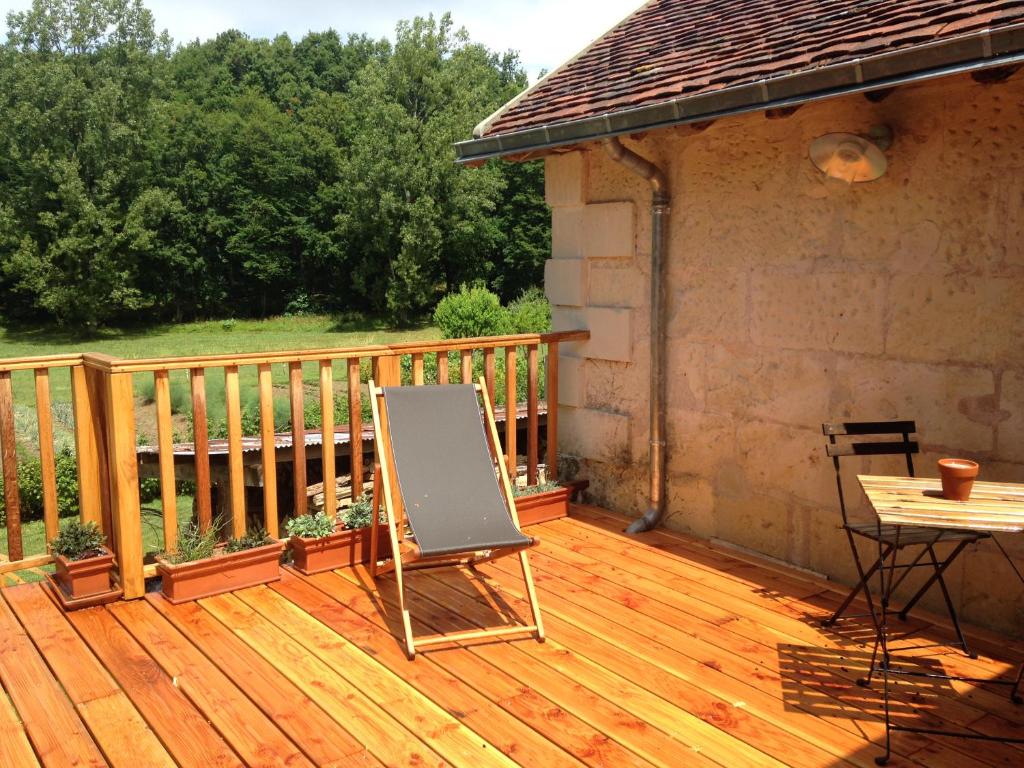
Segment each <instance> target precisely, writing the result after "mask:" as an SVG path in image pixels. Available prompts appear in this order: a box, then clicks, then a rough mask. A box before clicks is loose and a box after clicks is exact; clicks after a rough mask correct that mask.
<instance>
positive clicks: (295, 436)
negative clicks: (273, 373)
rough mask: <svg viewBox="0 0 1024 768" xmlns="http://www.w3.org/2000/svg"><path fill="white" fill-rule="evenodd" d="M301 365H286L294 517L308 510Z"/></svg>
mask: <svg viewBox="0 0 1024 768" xmlns="http://www.w3.org/2000/svg"><path fill="white" fill-rule="evenodd" d="M302 388H303V384H302V363H289V364H288V398H289V401H290V403H291V410H292V479H293V482H292V485H293V486H294V487H293V489H292V499H293V505H294V507H295V510H294V512H295V514H296V515H304V514H306V511H307V510H308V508H309V499H308V497H307V496H306V415H305V407H304V405H303V390H302Z"/></svg>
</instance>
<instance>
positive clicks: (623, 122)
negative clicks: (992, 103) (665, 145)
mask: <svg viewBox="0 0 1024 768" xmlns="http://www.w3.org/2000/svg"><path fill="white" fill-rule="evenodd" d="M1021 62H1024V24H1017V25H1013V26H1009V27H1003V28H1001V29H997V30H983V31H981V32H975V33H972V34H969V35H963V36H960V37H956V38H951V39H949V40H943V41H939V42H935V43H928V44H925V45H918V46H914V47H912V48H905V49H902V50H898V51H892V52H888V53H883V54H879V55H877V56H869V57H865V58H862V59H855V60H853V61H848V62H843V63H841V64H834V65H830V66H827V67H820V68H818V69H813V70H804V71H801V72H795V73H793V74H790V75H782V76H779V77H774V78H770V79H767V80H760V81H757V82H755V83H748V84H744V85H740V86H735V87H732V88H723V89H722V90H720V91H714V92H712V93H701V94H696V95H692V96H683V97H680V98H678V99H672V100H670V101H664V102H659V103H657V104H651V105H647V106H643V107H636V108H633V109H627V110H622V111H619V112H609V113H607V114H604V115H597V116H593V117H587V118H583V119H580V120H571V121H567V122H562V123H554V124H551V125H543V126H538V127H535V128H529V129H526V130H522V131H515V132H511V133H505V134H497V135H494V136H484V137H482V138H478V139H471V140H469V141H462V142H458V143H456V144H455V153H456V161H457V162H459V163H479V162H481V161H484V160H489V159H491V158H496V157H505V156H508V155H525V154H528V153H536V152H542V151H546V150H550V149H554V148H557V147H565V146H571V145H574V144H581V143H584V142H589V141H598V140H600V139H604V138H608V137H611V136H620V135H624V134H628V133H637V132H640V131H648V130H653V129H657V128H668V127H671V126H674V125H683V124H686V123H695V122H703V121H707V120H714V119H718V118H721V117H727V116H730V115H737V114H743V113H746V112H757V111H762V110H766V109H776V108H781V107H787V106H795V105H797V104H804V103H807V102H811V101H818V100H822V99H827V98H834V97H837V96H844V95H847V94H851V93H863V92H865V91H874V90H878V89H882V88H892V87H895V86H898V85H906V84H909V83H915V82H922V81H925V80H931V79H934V78H938V77H945V76H948V75H952V74H958V73H964V72H972V71H976V70H981V69H989V68H992V67H1000V66H1006V65H1010V64H1019V63H1021Z"/></svg>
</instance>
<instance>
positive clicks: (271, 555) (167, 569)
mask: <svg viewBox="0 0 1024 768" xmlns="http://www.w3.org/2000/svg"><path fill="white" fill-rule="evenodd" d="M282 551H284V542H280V541H276V542H274V543H273V544H267V545H266V546H263V547H256V548H255V549H247V550H244V551H242V552H231V553H226V552H223V550H220V552H219V553H218V554H216V555H214V556H213V557H208V558H206V559H205V560H196V561H195V562H192V563H179V564H172V563H169V562H168V561H167V560H165V559H164V558H157V561H156V571H157V574H158V575H159V576H160V578H161V579H162V580H163V586H162V592H163V595H164V597H166V598H167V599H168V600H170V601H171V602H172V603H174V604H178V603H185V602H188V601H190V600H199V599H201V598H204V597H211V596H213V595H220V594H223V593H224V592H233V591H234V590H236V589H246V588H248V587H255V586H259V585H260V584H267V583H269V582H271V581H277V580H278V579H280V578H281V568H280V561H281V552H282Z"/></svg>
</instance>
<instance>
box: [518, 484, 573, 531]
mask: <svg viewBox="0 0 1024 768" xmlns="http://www.w3.org/2000/svg"><path fill="white" fill-rule="evenodd" d="M573 491H574V488H573V487H572V486H569V485H560V484H559V483H553V482H544V483H539V484H538V485H531V486H528V487H526V488H513V489H512V495H513V496H515V499H516V514H518V515H519V525H535V524H536V523H546V522H547V521H548V520H557V519H558V518H560V517H567V516H568V515H569V497H570V496H572V494H573Z"/></svg>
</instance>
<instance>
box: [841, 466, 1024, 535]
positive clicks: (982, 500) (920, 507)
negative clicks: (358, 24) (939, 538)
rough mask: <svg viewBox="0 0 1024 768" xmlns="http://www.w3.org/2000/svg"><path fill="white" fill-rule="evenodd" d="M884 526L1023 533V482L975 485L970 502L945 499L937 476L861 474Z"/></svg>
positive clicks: (858, 477) (860, 479) (869, 497)
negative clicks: (917, 526)
mask: <svg viewBox="0 0 1024 768" xmlns="http://www.w3.org/2000/svg"><path fill="white" fill-rule="evenodd" d="M857 480H859V481H860V484H861V487H862V488H863V489H864V493H865V494H867V497H868V501H870V502H871V506H872V507H873V508H874V510H875V514H877V515H878V519H879V520H880V521H881V523H882V525H923V526H927V527H930V528H946V529H958V530H970V531H987V532H993V531H994V532H997V533H998V532H1002V533H1021V532H1024V485H1020V484H1017V483H981V482H977V483H975V484H974V488H973V489H972V490H971V498H970V500H968V501H949V500H947V499H944V498H942V484H941V482H940V481H939V480H938V479H933V478H923V477H917V478H915V477H879V476H875V475H858V476H857Z"/></svg>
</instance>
